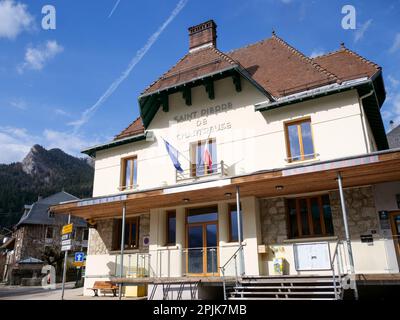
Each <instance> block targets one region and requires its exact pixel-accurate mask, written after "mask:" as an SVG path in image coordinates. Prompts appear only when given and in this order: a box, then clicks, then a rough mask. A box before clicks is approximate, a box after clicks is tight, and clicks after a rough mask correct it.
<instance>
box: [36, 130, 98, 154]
mask: <svg viewBox="0 0 400 320" xmlns="http://www.w3.org/2000/svg"><path fill="white" fill-rule="evenodd" d="M43 140H44V145H45V146H46V147H47V148H49V149H52V148H60V149H61V150H63V151H64V152H66V153H69V154H71V155H75V156H79V155H80V151H81V150H82V149H84V148H86V147H89V146H91V145H94V144H97V143H95V142H88V141H87V140H86V139H85V138H84V137H83V136H81V135H74V134H71V133H69V132H63V131H56V130H50V129H46V130H44V131H43Z"/></svg>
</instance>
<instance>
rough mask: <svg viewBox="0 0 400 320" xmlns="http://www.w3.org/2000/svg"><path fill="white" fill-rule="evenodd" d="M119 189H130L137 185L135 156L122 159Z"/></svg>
mask: <svg viewBox="0 0 400 320" xmlns="http://www.w3.org/2000/svg"><path fill="white" fill-rule="evenodd" d="M121 169H122V170H121V190H125V189H132V188H134V187H135V186H136V185H137V158H136V157H130V158H125V159H122V164H121Z"/></svg>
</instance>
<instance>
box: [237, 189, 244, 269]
mask: <svg viewBox="0 0 400 320" xmlns="http://www.w3.org/2000/svg"><path fill="white" fill-rule="evenodd" d="M236 220H237V228H238V242H239V246H241V245H242V242H243V237H242V230H241V228H240V226H241V225H242V215H241V214H240V190H239V186H236ZM239 266H240V275H244V274H245V269H244V256H243V247H242V248H241V250H240V251H239Z"/></svg>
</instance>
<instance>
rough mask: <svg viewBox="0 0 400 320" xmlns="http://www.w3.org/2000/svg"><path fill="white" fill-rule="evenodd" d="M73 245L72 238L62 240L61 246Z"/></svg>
mask: <svg viewBox="0 0 400 320" xmlns="http://www.w3.org/2000/svg"><path fill="white" fill-rule="evenodd" d="M71 245H72V239H67V240H62V241H61V246H71Z"/></svg>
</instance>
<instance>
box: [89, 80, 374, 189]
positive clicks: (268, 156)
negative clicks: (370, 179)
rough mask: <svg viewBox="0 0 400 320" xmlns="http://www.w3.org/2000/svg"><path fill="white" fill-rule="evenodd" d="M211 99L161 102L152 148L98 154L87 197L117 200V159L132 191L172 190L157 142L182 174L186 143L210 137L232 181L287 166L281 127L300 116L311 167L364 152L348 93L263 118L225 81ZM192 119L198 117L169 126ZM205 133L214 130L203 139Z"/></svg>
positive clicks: (247, 91)
mask: <svg viewBox="0 0 400 320" xmlns="http://www.w3.org/2000/svg"><path fill="white" fill-rule="evenodd" d="M215 95H216V98H215V99H214V100H210V99H208V96H207V95H206V93H205V90H204V87H202V86H200V87H196V88H194V89H193V90H192V103H193V105H192V106H186V105H185V103H184V100H183V99H182V95H181V93H176V94H173V95H171V96H170V97H169V105H170V111H169V112H167V113H165V112H163V111H162V109H161V108H160V110H159V111H158V113H157V114H156V116H155V117H154V119H153V121H152V123H151V124H150V126H149V128H148V130H151V131H153V132H154V134H155V137H156V140H155V141H153V142H151V141H142V142H136V143H131V144H128V145H123V146H119V147H115V148H112V149H108V150H103V151H98V152H97V155H96V164H95V179H94V189H93V195H94V196H102V195H109V194H115V193H118V192H119V190H118V187H119V184H120V181H119V180H120V163H121V158H123V157H126V156H130V155H136V156H137V157H138V185H139V186H138V188H139V189H144V188H152V187H160V186H162V185H165V184H168V185H172V184H175V183H176V178H175V169H174V167H173V165H172V163H171V161H170V159H169V156H168V154H167V152H166V150H165V146H164V142H163V140H162V138H161V137H164V138H166V139H167V140H168V141H169V142H170V143H171V144H172V145H173V146H174V147H176V148H177V149H178V150H179V151H180V152H181V153H182V154H183V155H184V157H183V156H180V161H181V163H182V167H183V168H184V169H187V168H189V162H188V160H187V159H188V158H189V145H190V143H191V142H195V141H198V140H201V139H206V138H207V137H213V138H214V137H215V138H216V140H217V157H218V162H220V161H221V160H223V161H224V162H225V163H226V164H227V165H228V166H229V173H230V174H232V175H234V174H240V173H247V172H253V171H256V170H261V169H271V168H280V167H284V166H286V165H288V163H287V162H286V161H285V159H286V158H287V155H286V147H285V135H284V122H285V121H287V120H293V119H297V118H301V117H304V116H309V117H311V123H312V132H313V137H314V145H315V152H316V153H318V154H319V157H318V158H317V160H316V161H318V160H328V159H334V158H338V157H344V156H351V155H357V154H362V153H365V152H366V150H367V149H366V144H365V139H364V134H363V129H362V121H361V116H360V108H359V103H358V96H357V93H356V91H355V90H354V91H348V92H345V93H340V94H336V95H332V96H328V97H324V98H319V99H315V100H312V101H307V102H303V103H298V104H294V105H291V106H286V107H282V108H278V109H276V110H271V111H268V112H256V111H254V104H255V103H258V102H261V101H264V100H265V99H266V98H265V97H264V96H263V95H261V93H260V92H258V91H257V90H256V89H255V88H254V87H253V86H252V85H251V84H249V83H248V82H247V81H244V80H243V90H242V92H239V93H238V92H236V91H235V90H234V86H233V84H232V79H230V78H228V79H223V80H219V81H216V83H215ZM229 103H230V104H231V105H232V109H231V110H229V111H224V112H220V113H218V114H210V115H208V116H201V113H202V112H204V111H205V110H206V111H207V110H208V111H209V110H210V109H208V108H210V107H213V106H217V105H219V106H221V105H223V104H225V105H228V104H229ZM193 112H196V115H200V116H198V117H197V118H196V119H192V120H187V121H180V122H178V123H176V122H175V123H174V122H171V121H175V120H176V119H180V118H182V117H183V116H185V115H187V114H192V113H193ZM207 128H208V129H207ZM210 128H214V130H215V128H218V129H222V130H216V131H213V132H212V133H211V134H210V133H209V129H210ZM199 130H200V131H199ZM344 141H345V142H346V143H344ZM185 158H186V159H185Z"/></svg>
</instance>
